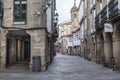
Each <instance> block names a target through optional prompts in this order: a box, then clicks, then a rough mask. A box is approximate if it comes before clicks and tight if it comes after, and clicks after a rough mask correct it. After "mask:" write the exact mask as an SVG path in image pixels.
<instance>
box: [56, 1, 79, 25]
mask: <svg viewBox="0 0 120 80" xmlns="http://www.w3.org/2000/svg"><path fill="white" fill-rule="evenodd" d="M76 2H77V6H78V5H79V2H80V0H76ZM56 4H57V5H56V7H57V11H58V14H59V23H61V22H63V21H66V20H69V19H70V9H71V8H72V7H73V5H74V0H56Z"/></svg>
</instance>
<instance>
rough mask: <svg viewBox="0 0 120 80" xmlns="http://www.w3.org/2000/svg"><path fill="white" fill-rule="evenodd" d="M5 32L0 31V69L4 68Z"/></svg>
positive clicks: (3, 30)
mask: <svg viewBox="0 0 120 80" xmlns="http://www.w3.org/2000/svg"><path fill="white" fill-rule="evenodd" d="M7 32H8V31H7V30H5V29H1V33H0V34H1V69H5V68H6V34H7Z"/></svg>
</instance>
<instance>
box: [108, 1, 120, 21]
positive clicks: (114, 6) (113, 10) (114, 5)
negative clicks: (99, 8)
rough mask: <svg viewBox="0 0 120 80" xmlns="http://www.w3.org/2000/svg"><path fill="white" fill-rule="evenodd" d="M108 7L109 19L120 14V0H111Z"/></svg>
mask: <svg viewBox="0 0 120 80" xmlns="http://www.w3.org/2000/svg"><path fill="white" fill-rule="evenodd" d="M108 8H109V19H112V18H114V17H115V16H117V15H119V14H120V0H110V2H109V4H108ZM117 18H118V17H117Z"/></svg>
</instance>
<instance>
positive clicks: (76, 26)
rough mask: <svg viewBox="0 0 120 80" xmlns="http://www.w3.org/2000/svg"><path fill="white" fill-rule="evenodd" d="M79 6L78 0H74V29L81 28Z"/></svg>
mask: <svg viewBox="0 0 120 80" xmlns="http://www.w3.org/2000/svg"><path fill="white" fill-rule="evenodd" d="M78 11H79V10H78V8H77V7H76V0H74V6H73V7H72V8H71V11H70V13H71V23H72V26H73V30H76V29H78V28H79V15H78Z"/></svg>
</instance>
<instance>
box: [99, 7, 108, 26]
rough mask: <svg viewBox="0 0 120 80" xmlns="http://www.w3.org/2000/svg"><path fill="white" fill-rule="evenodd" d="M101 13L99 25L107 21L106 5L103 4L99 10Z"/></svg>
mask: <svg viewBox="0 0 120 80" xmlns="http://www.w3.org/2000/svg"><path fill="white" fill-rule="evenodd" d="M100 14H101V16H100V17H101V25H103V24H104V23H105V22H106V21H107V6H105V7H104V8H103V9H102V11H101V12H100Z"/></svg>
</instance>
